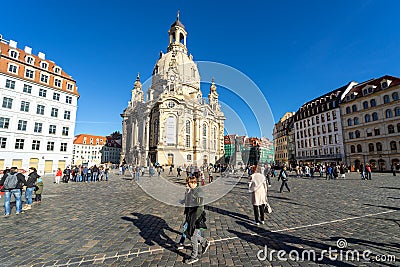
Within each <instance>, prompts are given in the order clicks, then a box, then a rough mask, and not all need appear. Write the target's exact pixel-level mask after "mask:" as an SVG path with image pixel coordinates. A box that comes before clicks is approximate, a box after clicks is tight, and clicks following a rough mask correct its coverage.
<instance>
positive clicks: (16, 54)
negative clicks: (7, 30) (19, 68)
mask: <svg viewBox="0 0 400 267" xmlns="http://www.w3.org/2000/svg"><path fill="white" fill-rule="evenodd" d="M10 57H12V58H18V52H17V51H15V50H10Z"/></svg>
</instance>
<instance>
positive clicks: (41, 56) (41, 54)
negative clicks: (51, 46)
mask: <svg viewBox="0 0 400 267" xmlns="http://www.w3.org/2000/svg"><path fill="white" fill-rule="evenodd" d="M38 57H39V58H40V59H43V60H45V59H46V55H45V54H44V53H42V52H39V54H38Z"/></svg>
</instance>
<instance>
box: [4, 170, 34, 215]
mask: <svg viewBox="0 0 400 267" xmlns="http://www.w3.org/2000/svg"><path fill="white" fill-rule="evenodd" d="M22 185H25V186H27V185H28V184H27V183H26V181H25V177H24V175H23V174H22V173H19V172H18V168H17V167H11V169H10V172H8V173H6V174H4V175H3V177H2V178H1V180H0V186H3V191H4V193H5V195H4V216H9V215H10V214H11V203H10V202H11V194H12V195H14V198H15V207H16V213H15V214H20V213H24V211H23V210H22V197H21V195H22V193H21V190H22Z"/></svg>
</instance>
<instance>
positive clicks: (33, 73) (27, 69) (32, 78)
mask: <svg viewBox="0 0 400 267" xmlns="http://www.w3.org/2000/svg"><path fill="white" fill-rule="evenodd" d="M28 71H30V72H32V77H30V76H28V75H27V73H28ZM35 74H36V73H35V70H34V69H32V68H28V67H25V73H24V77H25V78H28V79H31V80H34V79H35Z"/></svg>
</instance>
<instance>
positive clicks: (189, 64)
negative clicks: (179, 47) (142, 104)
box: [153, 51, 200, 87]
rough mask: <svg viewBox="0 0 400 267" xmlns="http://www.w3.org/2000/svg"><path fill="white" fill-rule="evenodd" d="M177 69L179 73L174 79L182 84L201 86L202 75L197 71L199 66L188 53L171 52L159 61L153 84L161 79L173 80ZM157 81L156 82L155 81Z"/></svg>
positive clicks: (155, 68) (155, 69)
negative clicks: (173, 74)
mask: <svg viewBox="0 0 400 267" xmlns="http://www.w3.org/2000/svg"><path fill="white" fill-rule="evenodd" d="M174 67H176V70H177V73H175V77H174V78H173V79H178V80H177V81H179V82H181V83H188V84H193V83H196V84H198V87H199V86H200V75H199V70H198V69H197V64H196V63H195V62H194V61H193V59H192V57H191V56H188V55H187V54H186V53H182V52H175V51H169V52H168V53H166V54H162V56H161V58H160V59H159V60H158V61H157V63H156V65H155V67H154V76H153V83H154V82H157V81H158V80H160V79H163V80H167V81H168V80H171V78H172V77H170V76H171V75H172V73H174ZM155 79H156V80H155Z"/></svg>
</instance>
